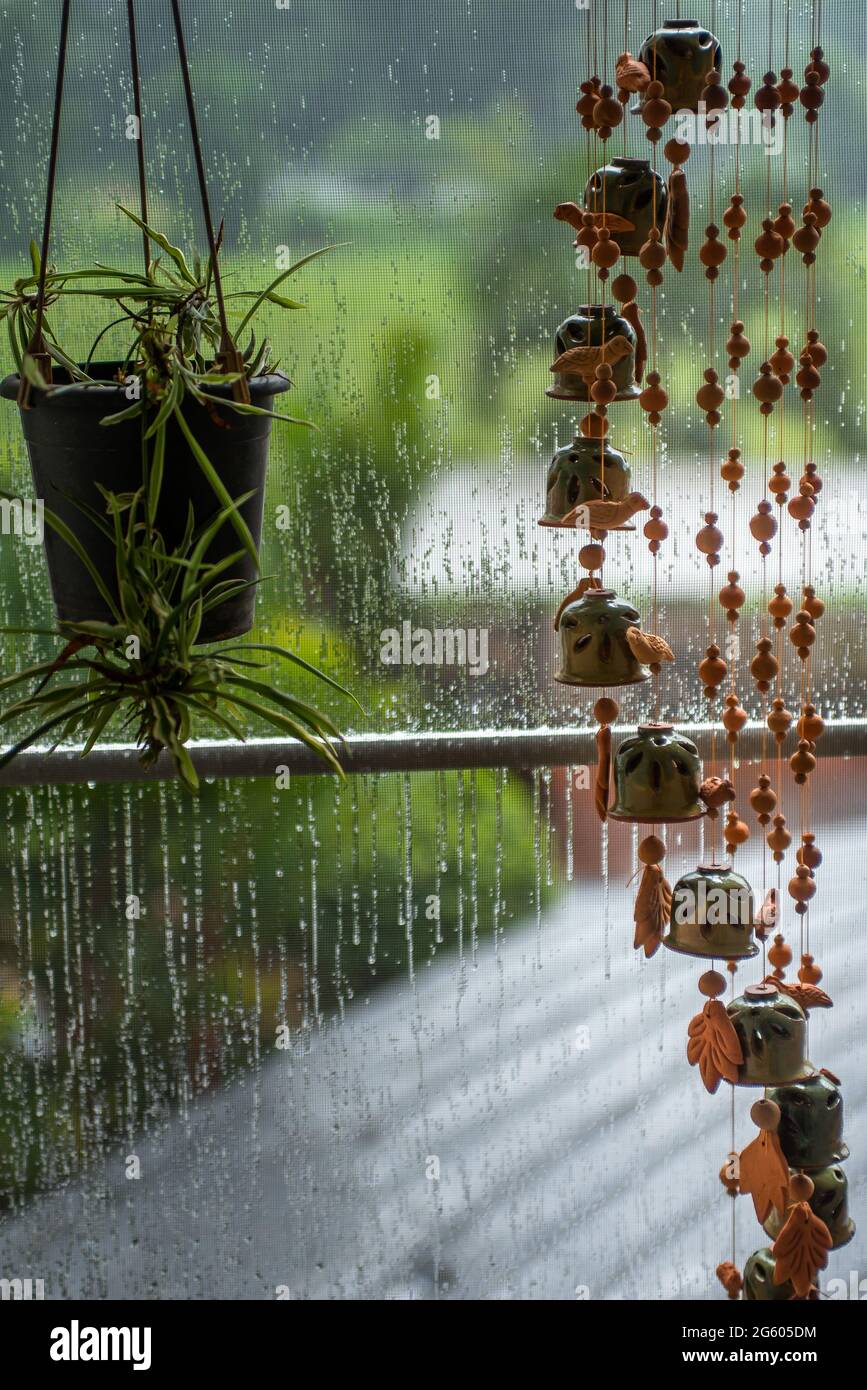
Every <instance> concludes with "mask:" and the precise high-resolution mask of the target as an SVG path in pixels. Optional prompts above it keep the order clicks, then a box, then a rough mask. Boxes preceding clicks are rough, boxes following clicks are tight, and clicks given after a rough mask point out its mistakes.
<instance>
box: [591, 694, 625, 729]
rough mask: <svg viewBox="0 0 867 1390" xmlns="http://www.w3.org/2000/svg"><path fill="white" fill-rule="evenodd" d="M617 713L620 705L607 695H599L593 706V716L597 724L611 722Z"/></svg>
mask: <svg viewBox="0 0 867 1390" xmlns="http://www.w3.org/2000/svg"><path fill="white" fill-rule="evenodd" d="M619 713H620V706H619V705H618V703H617V701H616V700H612V699H610V698H609V697H608V696H607V695H600V697H599V699H598V700H597V701H596V704H595V705H594V706H593V718H594V719H595V720H596V722H597V724H613V723H614V721H615V719H616V718H617V716H618V714H619Z"/></svg>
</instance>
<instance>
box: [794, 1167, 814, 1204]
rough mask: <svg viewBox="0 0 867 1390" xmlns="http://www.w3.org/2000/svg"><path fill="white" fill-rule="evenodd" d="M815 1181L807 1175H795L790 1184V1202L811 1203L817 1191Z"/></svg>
mask: <svg viewBox="0 0 867 1390" xmlns="http://www.w3.org/2000/svg"><path fill="white" fill-rule="evenodd" d="M815 1190H816V1189H815V1184H814V1182H813V1179H812V1178H810V1177H808V1176H807V1174H806V1173H795V1175H794V1176H793V1178H792V1179H791V1181H790V1183H789V1200H790V1201H791V1202H809V1200H810V1198H811V1197H812V1195H813V1193H814V1191H815Z"/></svg>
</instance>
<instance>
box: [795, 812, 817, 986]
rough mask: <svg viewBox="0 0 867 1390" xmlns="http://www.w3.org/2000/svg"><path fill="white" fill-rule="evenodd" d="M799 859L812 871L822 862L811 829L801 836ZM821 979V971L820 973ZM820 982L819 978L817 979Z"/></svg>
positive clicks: (800, 862) (799, 861)
mask: <svg viewBox="0 0 867 1390" xmlns="http://www.w3.org/2000/svg"><path fill="white" fill-rule="evenodd" d="M797 859H798V863H799V864H806V866H807V868H808V869H809V870H810V873H813V872H815V870H816V869H818V868H819V867H820V865H821V863H822V852H821V850H820V849H819V848H818V847H817V845H816V837H815V835H813V834H811V832H810V831H808V830H807V831H804V834H803V835H802V836H801V844H800V847H799V849H798V854H797ZM819 979H821V972H820V975H819ZM815 983H816V984H818V980H817V981H815Z"/></svg>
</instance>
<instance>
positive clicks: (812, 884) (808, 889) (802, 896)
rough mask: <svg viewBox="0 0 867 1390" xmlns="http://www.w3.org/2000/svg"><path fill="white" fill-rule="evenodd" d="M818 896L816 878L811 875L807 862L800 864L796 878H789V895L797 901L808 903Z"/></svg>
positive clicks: (796, 871)
mask: <svg viewBox="0 0 867 1390" xmlns="http://www.w3.org/2000/svg"><path fill="white" fill-rule="evenodd" d="M815 896H816V880H815V879H813V878H811V877H810V870H809V869H808V868H807V866H806V864H799V865H798V867H797V869H796V870H795V876H794V878H790V879H789V897H790V898H794V899H795V902H797V903H808V902H809V901H810V899H811V898H813V897H815Z"/></svg>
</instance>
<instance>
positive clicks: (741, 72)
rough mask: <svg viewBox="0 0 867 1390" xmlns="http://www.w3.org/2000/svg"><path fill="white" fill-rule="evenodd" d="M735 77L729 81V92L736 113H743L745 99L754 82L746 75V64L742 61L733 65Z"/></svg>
mask: <svg viewBox="0 0 867 1390" xmlns="http://www.w3.org/2000/svg"><path fill="white" fill-rule="evenodd" d="M732 67H733V68H734V76H733V77H731V78H730V79H729V91H730V92H731V94H732V98H733V99H732V106H733V107H734V108H735V110H736V111H741V110H742V109H743V106H744V98H745V97H746V95H747V93H748V92H749V90H750V88H751V87H752V85H753V84H752V81H751V80H750V78H749V77H747V74H746V64H745V63H742V62H741V60H740V59H738V60H737V62H735V63H733V64H732Z"/></svg>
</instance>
